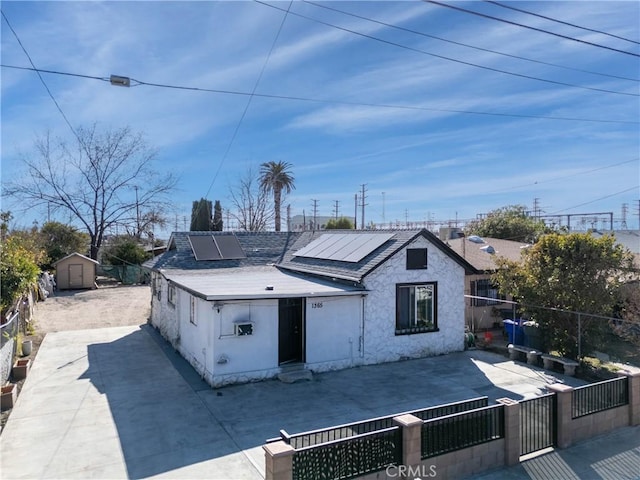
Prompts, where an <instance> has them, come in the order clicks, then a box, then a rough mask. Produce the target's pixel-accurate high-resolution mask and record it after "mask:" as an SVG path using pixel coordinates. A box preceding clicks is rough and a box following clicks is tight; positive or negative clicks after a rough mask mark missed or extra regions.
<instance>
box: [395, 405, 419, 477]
mask: <svg viewBox="0 0 640 480" xmlns="http://www.w3.org/2000/svg"><path fill="white" fill-rule="evenodd" d="M393 423H395V424H396V425H399V426H400V427H401V428H402V464H403V465H406V466H418V465H420V464H421V462H422V420H421V419H419V418H418V417H414V416H413V415H410V414H405V415H400V416H398V417H393Z"/></svg>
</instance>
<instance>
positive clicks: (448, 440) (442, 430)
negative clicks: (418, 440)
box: [422, 405, 504, 460]
mask: <svg viewBox="0 0 640 480" xmlns="http://www.w3.org/2000/svg"><path fill="white" fill-rule="evenodd" d="M499 438H504V405H492V406H490V407H483V408H478V409H476V410H471V411H467V412H461V413H455V414H452V415H446V416H444V417H439V418H433V419H431V420H425V421H424V423H423V424H422V459H423V460H424V459H425V458H430V457H435V456H437V455H442V454H445V453H448V452H454V451H456V450H462V449H463V448H468V447H472V446H474V445H479V444H481V443H485V442H490V441H492V440H497V439H499Z"/></svg>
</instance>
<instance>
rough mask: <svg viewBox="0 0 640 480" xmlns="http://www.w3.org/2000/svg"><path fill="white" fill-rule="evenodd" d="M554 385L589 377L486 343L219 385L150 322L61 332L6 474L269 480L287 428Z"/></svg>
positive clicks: (6, 452) (41, 358)
mask: <svg viewBox="0 0 640 480" xmlns="http://www.w3.org/2000/svg"><path fill="white" fill-rule="evenodd" d="M554 382H564V383H567V384H569V385H572V386H577V385H580V384H582V383H583V382H581V381H579V380H576V379H575V378H571V377H564V376H562V375H553V376H552V375H549V373H548V372H545V371H544V370H540V369H536V368H529V367H528V366H526V365H524V364H518V363H514V362H512V361H509V360H508V359H506V358H504V357H502V356H500V355H496V354H492V353H489V352H485V351H479V350H478V351H470V352H461V353H456V354H452V355H447V356H441V357H433V358H427V359H420V360H411V361H406V362H398V363H393V364H386V365H377V366H371V367H360V368H354V369H349V370H343V371H339V372H331V373H326V374H321V375H316V376H314V380H313V381H311V382H301V383H295V384H290V385H288V384H283V383H280V382H278V381H266V382H260V383H252V384H247V385H237V386H230V387H225V388H221V389H217V390H212V389H211V388H209V387H208V386H207V385H206V384H205V383H204V382H202V381H201V380H200V378H199V377H198V376H197V375H196V374H195V372H194V370H193V369H192V368H191V367H190V366H189V365H188V364H186V362H185V361H184V360H183V359H182V358H181V357H179V356H178V355H177V354H176V353H175V352H174V351H173V349H171V348H170V347H169V346H168V345H167V344H166V343H165V342H164V341H163V340H162V339H161V338H159V336H158V334H157V332H155V331H154V330H153V329H152V328H150V327H148V326H146V325H145V326H142V327H116V328H105V329H97V330H82V331H70V332H55V333H50V334H48V335H47V337H46V338H45V340H44V342H43V343H42V345H41V347H40V350H39V352H38V356H37V358H36V360H35V362H34V365H33V368H32V369H31V371H30V372H29V375H28V377H27V380H26V382H25V384H24V387H23V389H22V392H21V394H20V397H19V398H18V402H17V404H16V406H15V408H14V410H13V412H12V413H11V416H10V418H9V421H8V423H7V426H6V427H5V429H4V431H3V432H2V436H1V437H0V457H1V459H2V478H3V479H12V478H65V479H67V478H109V479H113V478H147V477H164V478H198V479H204V478H207V479H261V478H262V477H263V475H264V455H263V451H262V448H261V446H262V444H263V443H264V441H265V439H267V438H270V437H275V436H277V435H278V431H279V430H280V429H285V430H287V431H288V432H290V433H295V432H300V431H304V430H310V429H315V428H321V427H327V426H331V425H335V424H340V423H346V422H352V421H357V420H363V419H367V418H371V417H376V416H382V415H389V414H393V413H397V412H402V411H406V410H411V409H417V408H422V407H428V406H432V405H437V404H442V403H448V402H453V401H458V400H463V399H468V398H473V397H477V396H482V395H487V396H488V397H489V400H490V402H493V401H494V400H495V399H496V398H500V397H510V398H513V399H521V398H524V397H527V398H528V397H531V396H535V395H539V394H541V393H544V392H545V387H546V386H547V385H549V384H550V383H554ZM636 432H637V430H636ZM567 451H568V450H567ZM567 451H563V452H567ZM507 470H508V469H505V471H507ZM520 473H521V472H520ZM513 474H514V475H517V474H518V472H514V473H513ZM487 478H491V477H487ZM493 478H502V477H493ZM513 478H521V477H513ZM522 478H527V477H522ZM532 478H537V477H532ZM540 478H541V477H540ZM603 478H604V477H603Z"/></svg>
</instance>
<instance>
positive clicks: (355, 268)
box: [144, 230, 475, 282]
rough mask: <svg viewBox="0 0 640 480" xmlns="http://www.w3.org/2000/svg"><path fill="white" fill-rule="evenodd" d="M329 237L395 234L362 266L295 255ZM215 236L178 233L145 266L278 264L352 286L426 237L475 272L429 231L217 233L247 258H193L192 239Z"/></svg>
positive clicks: (177, 268)
mask: <svg viewBox="0 0 640 480" xmlns="http://www.w3.org/2000/svg"><path fill="white" fill-rule="evenodd" d="M326 233H343V234H345V233H346V234H350V235H359V234H363V233H367V234H376V233H379V234H387V235H388V234H393V236H392V237H391V239H389V240H388V241H386V242H384V243H383V244H382V245H381V246H380V247H378V248H376V249H375V250H373V251H372V252H371V253H370V254H369V255H367V256H365V257H364V258H363V259H361V260H360V261H359V262H345V261H337V260H327V259H321V258H307V257H297V256H295V253H296V252H297V251H298V250H300V249H301V248H303V247H305V246H307V245H309V244H310V243H311V242H312V241H314V240H315V239H317V238H319V237H320V236H321V235H323V234H326ZM211 234H212V232H174V233H173V234H172V235H171V238H170V240H169V247H168V250H167V251H166V252H165V253H164V254H162V255H160V256H158V257H156V258H154V259H153V260H149V261H147V262H145V264H144V266H145V267H147V268H150V269H152V270H160V269H164V270H173V271H174V272H175V273H178V272H180V273H183V274H184V273H186V272H187V271H193V270H206V269H219V268H237V267H251V266H261V265H268V264H276V265H277V266H278V267H279V268H281V269H284V270H289V271H294V272H299V273H304V274H310V275H316V276H321V277H329V278H335V279H339V280H346V281H350V282H361V281H362V279H363V278H364V277H365V276H366V275H367V274H369V273H370V272H372V271H373V270H375V269H376V268H377V267H378V266H380V265H382V264H383V263H384V262H385V261H386V260H387V259H388V258H390V257H391V256H392V255H394V254H395V253H396V252H398V251H399V250H401V249H402V248H403V247H404V246H405V245H407V244H408V243H409V242H411V241H412V240H414V239H415V238H417V237H418V236H422V237H424V238H426V239H427V240H428V241H429V242H430V243H432V244H433V245H434V246H435V247H436V248H438V249H440V250H441V251H442V252H444V253H445V254H446V255H448V256H449V257H451V258H452V259H453V260H454V261H455V262H457V263H458V264H459V265H461V266H462V267H463V268H465V270H467V271H468V272H473V271H475V269H474V268H473V266H471V265H470V264H469V263H468V262H466V261H465V260H464V259H463V258H462V257H460V256H459V255H457V254H456V253H455V252H454V251H453V250H452V249H451V248H449V247H448V246H447V245H445V244H444V243H443V242H442V241H441V240H440V239H438V237H436V236H435V235H434V234H433V233H431V232H429V231H427V230H380V231H377V230H376V231H371V230H332V231H325V230H322V231H316V232H235V233H232V232H215V235H221V234H222V235H234V234H235V235H236V237H237V238H238V241H239V242H240V245H241V247H242V249H243V250H244V252H245V253H246V255H247V258H243V259H237V260H203V261H198V260H196V259H195V257H194V255H193V251H192V250H191V245H190V243H189V239H188V236H189V235H211Z"/></svg>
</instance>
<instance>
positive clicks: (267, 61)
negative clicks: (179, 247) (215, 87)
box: [139, 0, 293, 207]
mask: <svg viewBox="0 0 640 480" xmlns="http://www.w3.org/2000/svg"><path fill="white" fill-rule="evenodd" d="M292 3H293V0H290V2H289V7H287V11H286V12H285V14H284V17H283V18H282V21H281V22H280V26H279V27H278V31H277V32H276V36H275V38H274V39H273V42H272V44H271V48H270V49H269V53H268V54H267V57H266V58H265V60H264V63H263V64H262V69H261V70H260V74H259V75H258V78H257V79H256V83H255V84H254V85H253V90H252V91H251V93H250V94H249V99H248V100H247V104H246V105H245V107H244V110H243V111H242V115H241V116H240V120H239V121H238V124H237V125H236V128H235V130H234V131H233V135H232V136H231V140H230V141H229V144H228V145H227V149H226V150H225V152H224V155H223V156H222V160H220V165H218V169H217V170H216V173H215V174H214V176H213V179H212V180H211V183H210V184H209V188H208V189H207V193H206V195H205V197H204V198H207V196H208V195H209V193H210V192H211V189H212V188H213V184H214V183H215V181H216V179H217V178H218V174H219V173H220V170H222V165H223V164H224V162H225V160H226V159H227V156H228V155H229V152H230V151H231V147H232V145H233V143H234V141H235V139H236V137H237V135H238V131H239V130H240V126H241V125H242V122H243V121H244V118H245V117H246V115H247V112H248V111H249V106H250V105H251V101H252V100H253V97H254V96H255V94H256V90H257V89H258V85H259V84H260V80H262V75H263V74H264V71H265V69H266V68H267V64H268V63H269V60H270V59H271V54H272V53H273V49H274V48H275V46H276V43H277V42H278V38H279V37H280V33H281V32H282V27H283V26H284V22H285V20H286V19H287V15H288V13H289V9H290V8H291V4H292ZM139 83H140V84H143V83H142V82H139ZM198 207H200V206H198Z"/></svg>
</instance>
